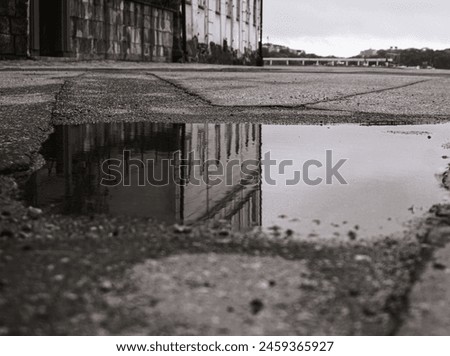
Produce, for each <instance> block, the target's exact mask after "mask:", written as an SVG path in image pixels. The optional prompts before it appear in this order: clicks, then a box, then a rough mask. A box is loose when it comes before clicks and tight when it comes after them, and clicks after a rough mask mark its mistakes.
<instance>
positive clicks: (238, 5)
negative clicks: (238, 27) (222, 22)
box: [236, 0, 241, 21]
mask: <svg viewBox="0 0 450 356" xmlns="http://www.w3.org/2000/svg"><path fill="white" fill-rule="evenodd" d="M240 18H241V0H236V20H237V21H239V19H240Z"/></svg>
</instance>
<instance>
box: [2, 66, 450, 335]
mask: <svg viewBox="0 0 450 356" xmlns="http://www.w3.org/2000/svg"><path fill="white" fill-rule="evenodd" d="M0 78H1V81H0V206H1V215H0V335H2V334H3V335H91V334H95V335H130V334H146V335H206V334H212V335H229V334H234V335H239V334H252V335H271V334H277V335H324V334H333V335H393V334H397V333H399V334H403V335H404V334H406V335H411V334H414V335H448V332H449V331H448V325H449V324H448V320H450V317H449V312H448V310H450V308H448V303H449V298H448V296H449V287H448V286H449V285H448V273H447V271H448V267H447V264H448V263H447V261H448V260H449V258H450V255H449V253H450V252H449V251H448V248H442V247H444V246H445V244H446V242H447V241H448V236H450V230H449V228H448V226H449V224H450V209H448V207H446V206H436V207H435V208H433V209H432V211H430V213H429V214H428V215H427V217H426V218H424V219H422V220H421V221H419V222H418V223H417V225H416V226H415V227H414V228H413V229H412V230H411V231H409V233H408V234H406V235H405V236H395V237H392V236H391V237H385V238H380V239H376V240H371V241H362V240H361V241H360V240H352V239H348V240H347V239H346V240H339V241H338V240H336V241H321V240H314V241H311V240H296V239H292V238H290V237H289V236H283V238H280V239H274V238H273V237H272V236H267V235H265V234H262V233H248V234H241V233H233V232H231V231H229V229H228V228H227V226H226V224H224V225H223V226H222V225H214V224H213V225H209V224H205V225H202V226H197V227H194V228H189V229H186V230H182V231H180V229H179V228H176V227H173V226H166V225H164V224H160V223H158V222H155V221H151V220H148V219H135V218H126V217H120V218H119V217H116V218H111V217H108V216H79V217H77V216H60V215H52V214H48V213H46V212H45V211H43V212H42V211H40V210H39V209H36V208H34V207H29V206H26V205H24V203H23V202H22V201H21V191H20V189H19V186H20V184H21V182H23V181H24V180H25V179H26V178H27V177H28V176H29V174H30V173H31V172H32V171H33V170H35V169H37V168H39V167H40V166H41V165H42V163H43V162H42V157H41V156H40V155H39V148H40V146H41V144H42V142H43V141H44V140H45V139H46V138H47V136H48V135H49V133H50V132H51V131H52V126H53V125H55V124H76V123H87V122H113V121H152V122H156V121H157V122H196V123H198V122H261V123H280V124H282V123H291V124H292V123H329V122H333V123H346V122H359V123H364V124H381V123H410V124H414V123H425V122H426V123H434V122H446V121H448V120H450V98H449V96H448V88H449V80H450V74H449V73H448V72H446V71H430V70H424V71H410V70H407V71H402V70H388V69H380V70H376V69H360V68H356V69H355V68H353V69H351V68H350V69H345V68H336V69H331V68H286V67H282V68H281V67H280V68H267V69H260V68H245V67H239V68H238V67H221V66H201V65H193V66H188V65H165V64H164V65H163V64H142V63H111V62H75V63H73V62H31V61H30V62H23V61H19V62H13V61H5V62H0ZM433 256H434V257H433ZM416 282H417V283H416ZM155 285H157V286H159V287H158V288H155V287H154V286H155Z"/></svg>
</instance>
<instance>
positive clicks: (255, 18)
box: [253, 0, 258, 26]
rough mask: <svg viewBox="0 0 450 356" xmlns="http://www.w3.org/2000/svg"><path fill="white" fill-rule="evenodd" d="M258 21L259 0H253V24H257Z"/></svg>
mask: <svg viewBox="0 0 450 356" xmlns="http://www.w3.org/2000/svg"><path fill="white" fill-rule="evenodd" d="M257 22H258V6H257V0H253V26H256V25H257Z"/></svg>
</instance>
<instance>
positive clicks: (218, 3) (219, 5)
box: [216, 0, 222, 14]
mask: <svg viewBox="0 0 450 356" xmlns="http://www.w3.org/2000/svg"><path fill="white" fill-rule="evenodd" d="M216 12H217V13H218V14H220V13H221V12H222V0H216Z"/></svg>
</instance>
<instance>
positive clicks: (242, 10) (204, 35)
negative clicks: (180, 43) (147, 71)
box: [186, 0, 262, 64]
mask: <svg viewBox="0 0 450 356" xmlns="http://www.w3.org/2000/svg"><path fill="white" fill-rule="evenodd" d="M261 26H262V1H261V0H186V31H187V36H186V37H187V51H188V56H189V57H190V58H191V60H194V61H199V62H213V63H214V62H216V63H224V62H226V63H232V62H236V61H237V62H239V63H242V62H243V63H247V64H248V63H253V62H254V61H255V60H256V56H257V55H258V50H259V42H260V36H261Z"/></svg>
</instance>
